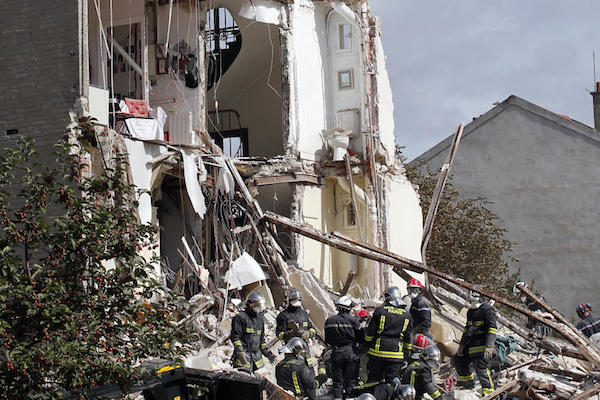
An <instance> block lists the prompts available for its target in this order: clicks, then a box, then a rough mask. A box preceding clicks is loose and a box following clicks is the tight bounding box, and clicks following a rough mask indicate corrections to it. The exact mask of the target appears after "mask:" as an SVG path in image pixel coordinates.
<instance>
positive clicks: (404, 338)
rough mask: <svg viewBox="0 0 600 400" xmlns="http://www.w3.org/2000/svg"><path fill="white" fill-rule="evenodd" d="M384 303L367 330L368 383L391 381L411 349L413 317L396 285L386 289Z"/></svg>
mask: <svg viewBox="0 0 600 400" xmlns="http://www.w3.org/2000/svg"><path fill="white" fill-rule="evenodd" d="M383 295H384V303H383V305H382V306H381V307H378V308H377V309H376V310H375V312H374V313H373V317H372V318H371V321H370V322H369V325H368V326H367V329H366V331H365V342H366V344H367V345H368V347H369V348H368V350H367V354H368V356H369V362H368V364H367V369H368V376H367V383H366V385H365V386H375V385H377V384H378V383H382V382H388V383H389V382H392V381H393V379H394V378H395V377H397V376H399V374H400V371H401V369H402V367H403V366H404V364H405V360H408V359H410V351H411V349H412V329H413V327H412V319H411V316H410V313H408V312H407V311H406V310H405V309H404V307H405V303H404V302H403V301H402V294H401V293H400V289H398V288H397V287H396V286H392V287H390V288H388V289H387V290H386V291H385V292H384V294H383Z"/></svg>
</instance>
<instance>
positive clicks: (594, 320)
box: [577, 315, 600, 337]
mask: <svg viewBox="0 0 600 400" xmlns="http://www.w3.org/2000/svg"><path fill="white" fill-rule="evenodd" d="M577 329H579V330H580V331H581V332H582V333H583V334H584V335H585V336H587V337H590V336H592V335H593V334H594V333H598V332H600V317H597V316H595V315H590V316H589V317H587V318H585V319H582V320H581V321H579V323H578V324H577Z"/></svg>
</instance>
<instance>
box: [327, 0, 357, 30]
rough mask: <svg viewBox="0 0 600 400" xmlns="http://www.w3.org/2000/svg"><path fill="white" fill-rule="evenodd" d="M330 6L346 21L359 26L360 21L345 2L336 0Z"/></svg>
mask: <svg viewBox="0 0 600 400" xmlns="http://www.w3.org/2000/svg"><path fill="white" fill-rule="evenodd" d="M331 8H333V9H334V10H335V11H336V12H337V13H338V14H339V15H340V16H341V17H342V18H344V19H345V20H346V21H348V22H350V23H351V24H355V25H357V26H359V27H360V21H359V20H358V17H357V16H356V14H355V13H354V11H352V10H351V9H350V7H348V6H347V5H346V4H344V3H338V2H335V3H331Z"/></svg>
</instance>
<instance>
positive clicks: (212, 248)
mask: <svg viewBox="0 0 600 400" xmlns="http://www.w3.org/2000/svg"><path fill="white" fill-rule="evenodd" d="M97 134H98V135H97V136H98V139H99V140H98V144H99V148H100V153H101V154H100V155H101V159H102V162H103V163H104V165H105V166H106V167H107V168H108V167H109V165H110V164H109V163H110V160H111V159H112V157H113V156H114V154H115V152H118V151H121V152H123V151H125V149H129V151H130V152H131V149H133V148H135V142H143V145H144V146H148V147H151V148H155V149H157V150H156V151H153V152H149V153H152V154H153V156H152V157H151V158H150V157H146V158H143V157H141V159H142V160H143V162H144V164H145V165H143V166H140V165H139V161H138V160H139V159H140V157H139V154H138V157H136V159H135V160H134V158H131V157H130V162H131V163H136V164H133V165H131V166H130V168H131V177H132V181H133V182H134V183H136V185H138V183H139V181H138V182H136V179H138V178H139V176H138V178H136V174H138V175H139V171H138V172H136V168H137V169H140V168H141V167H143V168H145V169H146V174H147V175H149V177H150V180H149V183H147V184H146V187H142V189H146V190H149V191H150V192H152V191H153V190H157V188H158V187H159V186H160V182H163V181H164V180H165V179H171V178H175V179H177V180H182V179H185V184H186V185H185V186H186V188H188V193H189V190H190V189H189V187H190V186H193V185H195V184H197V183H198V182H199V183H200V185H201V186H202V188H203V190H201V191H200V193H204V195H203V196H202V197H201V198H199V197H198V196H197V193H198V191H196V198H195V200H194V201H191V200H190V201H191V202H192V203H193V204H192V205H193V208H194V211H195V213H196V214H198V215H199V216H200V217H201V219H202V222H201V224H202V233H201V235H199V236H198V237H196V236H194V231H193V229H192V227H190V231H191V239H186V237H185V236H184V237H182V238H181V240H182V242H183V244H184V248H185V250H186V251H185V252H180V253H179V254H180V256H181V258H182V259H183V264H182V265H181V267H179V268H174V267H173V266H171V265H168V264H165V263H163V265H161V268H162V269H163V272H164V276H166V280H167V281H166V283H167V285H168V286H169V287H170V288H172V289H173V290H174V291H176V292H179V293H181V294H184V295H185V296H186V297H187V298H188V299H189V302H190V303H192V304H193V305H194V306H195V307H194V308H195V310H196V311H195V312H194V313H193V314H192V315H180V317H179V322H178V324H193V326H194V327H195V328H196V330H197V331H198V333H199V334H200V336H201V341H200V342H198V343H197V349H196V352H194V353H193V354H191V355H190V356H189V357H188V358H187V360H186V366H188V367H192V368H197V369H202V370H209V371H219V370H230V369H232V365H231V361H230V360H231V358H232V354H233V346H232V344H231V342H230V341H229V340H228V339H229V334H230V330H231V320H232V318H233V316H234V315H235V314H236V313H238V312H239V311H240V310H241V309H242V306H243V300H244V299H245V297H246V296H247V295H248V294H249V293H250V292H252V291H256V290H258V291H260V292H261V293H262V294H263V295H264V297H265V298H266V299H267V303H268V304H267V306H268V308H269V311H268V312H267V313H266V315H265V320H266V324H265V333H266V343H267V346H268V350H269V351H271V352H273V353H274V354H275V355H277V357H276V359H275V363H277V362H278V361H279V360H281V359H282V357H283V356H282V355H279V354H278V352H277V350H278V348H279V347H280V342H278V339H277V338H276V337H275V335H274V332H275V316H276V313H275V311H276V310H277V309H278V307H279V306H281V305H282V304H283V303H284V296H285V291H286V289H288V288H290V287H297V288H299V289H300V290H301V291H302V293H303V295H304V300H303V304H304V307H305V308H306V309H307V310H308V311H309V312H310V319H311V321H312V323H313V325H314V327H315V329H316V331H317V336H316V338H315V339H314V340H313V341H312V343H310V345H311V346H310V347H311V352H312V354H313V355H314V356H315V357H318V356H319V355H320V354H321V352H322V351H323V347H324V346H323V325H324V321H325V319H326V318H327V317H329V316H330V315H332V314H334V313H335V307H334V306H333V300H334V299H336V298H337V297H339V296H340V293H338V292H335V291H333V290H332V289H331V288H328V287H326V286H325V285H324V284H323V283H322V282H321V281H319V279H318V278H317V277H315V276H314V275H313V274H311V273H310V272H307V271H304V270H303V269H302V268H300V267H298V266H297V265H294V264H293V263H290V262H286V260H287V259H289V258H291V257H289V254H286V246H285V244H284V243H282V241H281V238H280V236H279V235H277V230H278V229H283V230H286V231H288V232H294V233H296V234H299V235H303V236H306V237H309V238H311V239H313V240H316V241H319V242H321V243H323V244H325V245H328V246H331V247H333V248H336V249H338V250H342V251H344V252H347V253H351V254H354V255H357V256H359V257H363V258H366V259H370V260H374V261H377V262H379V263H382V264H383V265H387V266H389V267H388V268H390V270H393V271H394V272H396V273H398V275H400V276H401V277H402V278H406V277H407V276H408V274H407V272H406V270H411V271H415V272H420V273H422V272H426V273H429V274H430V275H431V276H433V277H435V278H437V279H438V280H439V281H440V282H441V284H440V285H438V286H433V285H430V286H429V288H428V289H427V290H426V293H427V295H428V297H429V298H430V301H431V303H432V305H433V306H434V307H433V308H434V311H433V321H432V322H433V324H432V328H431V333H432V335H433V339H434V340H435V342H436V343H437V345H438V347H439V348H440V351H441V353H442V355H443V363H442V365H441V367H440V370H439V373H438V374H437V382H436V383H437V385H438V387H439V388H440V389H441V390H443V391H444V392H446V393H450V394H451V395H453V396H454V397H455V398H457V399H469V398H479V396H478V395H477V393H480V391H479V390H478V389H477V388H476V389H475V390H457V389H456V373H455V371H454V368H453V366H452V364H451V357H452V355H453V354H455V353H456V350H457V348H458V343H459V341H460V338H461V335H462V331H463V329H464V327H465V315H466V309H467V308H468V307H467V306H466V302H465V298H466V293H467V292H466V291H467V290H476V291H477V290H479V291H480V293H481V294H482V295H484V296H487V297H488V299H489V300H490V301H495V302H496V303H497V304H502V305H504V306H505V307H507V308H508V309H512V310H513V312H516V314H522V315H524V316H525V317H527V318H529V319H531V320H533V321H535V322H536V324H538V325H544V326H548V327H550V328H552V330H553V332H554V335H553V336H551V337H548V336H542V335H540V334H539V333H538V332H536V331H532V330H529V329H527V328H526V327H525V326H524V323H523V322H522V320H519V319H517V318H514V316H513V315H509V314H507V313H506V312H504V311H500V310H498V309H497V320H498V321H499V323H500V324H499V328H500V329H499V330H498V337H502V338H509V342H510V343H511V344H510V345H508V346H507V350H506V354H505V355H506V358H505V360H502V362H500V363H499V364H498V365H497V366H496V368H495V369H494V375H493V378H494V381H495V383H496V390H495V392H494V393H492V394H490V395H487V396H485V397H483V398H485V399H492V398H495V397H496V396H500V395H503V396H505V397H504V398H511V397H509V396H513V397H512V398H519V399H528V398H531V399H584V398H588V397H589V396H592V395H593V394H596V393H599V392H600V385H599V384H598V382H599V378H600V372H598V371H597V368H598V367H600V352H599V351H598V349H597V348H596V347H595V346H594V345H593V344H592V343H591V342H590V341H589V339H587V337H585V336H584V335H582V334H581V332H579V331H578V330H577V329H575V328H574V327H573V326H572V325H571V324H570V322H569V321H567V320H566V318H564V317H563V316H562V315H560V314H559V313H558V312H557V311H555V310H553V309H552V308H551V307H549V306H548V305H546V304H545V302H544V301H543V300H541V299H539V298H538V297H537V296H536V295H535V294H534V293H532V292H531V291H530V290H529V289H527V288H526V287H521V288H520V289H521V290H522V293H523V294H524V295H526V296H527V297H528V298H529V299H531V300H532V301H535V302H536V303H537V304H538V305H539V306H540V308H541V310H542V311H538V312H536V313H534V312H531V311H530V310H527V309H525V308H523V307H521V306H519V305H516V304H513V303H511V302H509V301H507V300H506V299H502V298H499V297H497V296H495V295H494V294H492V293H489V292H486V291H484V290H480V289H477V288H476V287H474V286H473V285H471V284H469V283H467V282H463V281H461V280H459V279H456V278H454V277H452V276H449V275H447V274H444V273H441V272H439V271H436V270H435V269H433V268H431V267H428V266H427V265H425V264H423V263H419V262H415V261H412V260H409V259H406V258H403V257H401V256H399V255H397V254H394V253H392V252H390V251H388V250H385V249H381V248H378V247H375V246H373V245H370V244H366V243H363V242H360V241H355V240H351V239H348V238H345V237H344V236H342V235H340V234H338V233H335V232H334V233H331V234H328V233H323V232H319V231H318V230H316V229H315V228H313V227H310V226H307V225H304V224H300V223H297V222H294V221H292V220H291V219H289V218H286V217H283V216H281V215H277V214H274V213H271V212H267V213H264V212H263V211H262V209H261V207H260V205H259V204H258V202H257V201H256V200H255V199H254V197H253V194H252V193H255V190H254V189H253V185H254V184H255V183H256V182H257V180H260V179H271V178H268V176H267V175H268V174H266V173H265V171H268V172H269V174H270V175H272V174H273V172H276V173H278V174H287V173H290V171H292V170H294V168H293V167H290V163H289V162H288V161H287V160H284V159H277V160H261V159H241V160H232V159H230V158H228V157H227V156H226V155H224V154H223V152H222V151H221V149H220V148H218V147H217V146H215V145H214V143H213V142H212V141H211V140H210V139H209V138H208V137H204V142H203V144H202V146H177V147H174V146H171V145H169V144H167V143H165V142H161V141H155V140H153V141H148V140H139V139H136V140H134V139H132V138H127V137H122V136H121V135H119V134H116V133H114V132H112V131H107V130H105V129H104V130H101V131H99V132H97ZM190 157H191V158H190ZM190 159H191V161H190ZM338 167H339V166H338ZM190 168H192V171H191V172H190V171H189V169H190ZM321 168H329V167H327V166H321ZM182 169H183V171H182ZM334 169H335V168H334ZM270 175H269V176H270ZM309 175H310V174H309ZM190 176H191V178H189V177H190ZM282 176H284V178H285V175H282ZM315 176H316V175H315ZM196 178H197V181H198V182H196ZM306 179H312V178H311V177H310V176H308V175H307V178H306ZM190 180H191V181H194V182H190ZM190 198H191V195H190ZM142 214H143V210H140V217H141V215H142ZM184 219H185V218H184ZM357 300H358V302H359V303H360V302H361V301H362V303H363V304H365V305H371V306H373V305H376V303H377V301H373V299H357ZM500 326H501V327H500ZM255 374H256V375H257V376H260V377H264V378H267V379H268V380H270V381H271V382H274V381H275V377H274V363H271V362H269V361H268V360H266V359H265V366H264V368H261V369H260V370H258V371H256V372H255Z"/></svg>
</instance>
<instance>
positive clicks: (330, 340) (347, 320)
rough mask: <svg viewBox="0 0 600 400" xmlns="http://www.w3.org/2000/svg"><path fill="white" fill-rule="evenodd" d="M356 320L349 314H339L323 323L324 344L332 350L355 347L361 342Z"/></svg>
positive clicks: (358, 325)
mask: <svg viewBox="0 0 600 400" xmlns="http://www.w3.org/2000/svg"><path fill="white" fill-rule="evenodd" d="M361 336H362V335H361V333H360V324H359V322H358V319H357V318H356V317H354V316H352V315H350V313H339V314H336V315H333V316H331V317H329V318H327V320H326V321H325V343H326V344H328V345H330V346H331V347H332V348H333V349H338V348H340V347H344V346H349V345H350V346H352V347H354V346H356V345H357V344H358V342H359V341H361V340H362V337H361Z"/></svg>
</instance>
